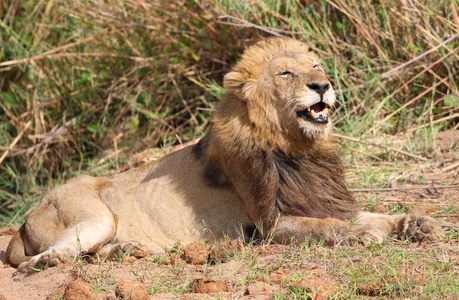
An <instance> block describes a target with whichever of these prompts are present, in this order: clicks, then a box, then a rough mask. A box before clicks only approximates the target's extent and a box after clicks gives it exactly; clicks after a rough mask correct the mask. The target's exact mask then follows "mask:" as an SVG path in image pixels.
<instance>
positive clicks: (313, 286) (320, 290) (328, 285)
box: [291, 276, 336, 299]
mask: <svg viewBox="0 0 459 300" xmlns="http://www.w3.org/2000/svg"><path fill="white" fill-rule="evenodd" d="M291 286H292V287H296V288H299V289H303V290H306V291H307V292H308V293H311V294H314V295H315V296H314V297H313V299H327V298H328V297H330V296H331V295H332V294H333V293H335V292H336V284H335V283H334V282H329V281H325V280H323V279H320V278H318V277H316V276H312V277H309V278H305V279H301V280H300V281H296V282H293V283H292V285H291Z"/></svg>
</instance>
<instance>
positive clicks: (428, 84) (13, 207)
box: [0, 0, 459, 225]
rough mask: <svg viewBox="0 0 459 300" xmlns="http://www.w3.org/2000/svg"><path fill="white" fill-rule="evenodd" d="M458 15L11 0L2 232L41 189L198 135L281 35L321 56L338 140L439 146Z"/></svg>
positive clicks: (4, 59)
mask: <svg viewBox="0 0 459 300" xmlns="http://www.w3.org/2000/svg"><path fill="white" fill-rule="evenodd" d="M458 11H459V8H458V4H457V2H454V1H452V2H451V1H446V0H441V1H435V2H429V4H426V3H424V2H421V1H415V0H404V1H389V0H384V1H380V2H378V3H376V2H373V1H342V0H330V1H322V2H320V3H319V2H317V1H280V0H273V1H249V2H240V1H230V0H218V1H217V0H212V1H199V0H189V1H175V0H174V1H169V2H163V1H144V0H136V1H131V0H127V1H97V0H96V1H68V0H57V1H52V0H45V1H39V2H36V1H28V0H23V1H11V0H7V1H2V2H1V3H0V19H1V21H0V26H1V28H2V30H1V32H2V33H1V35H0V43H1V47H0V57H1V60H0V90H1V92H0V145H1V146H0V152H1V153H2V154H3V155H2V156H1V158H0V186H1V189H0V203H1V206H2V214H1V215H2V217H1V219H0V224H3V225H6V224H11V223H18V222H21V221H23V220H24V218H25V217H26V216H27V214H28V212H29V211H30V207H33V205H34V204H35V203H36V201H37V199H38V197H39V195H41V194H42V193H43V192H44V191H46V190H48V189H49V188H50V187H52V186H54V185H55V184H56V183H59V182H62V181H64V180H67V179H68V178H70V177H72V176H74V175H75V174H78V173H81V172H85V171H86V170H88V168H90V169H98V170H101V168H100V166H99V165H98V162H100V161H101V159H105V161H108V162H109V163H110V165H109V166H110V167H112V168H117V167H118V166H119V165H120V164H123V163H125V162H126V161H128V160H127V158H128V157H131V156H133V155H134V154H135V153H138V152H139V151H140V150H144V149H145V148H151V147H156V146H164V145H171V144H176V143H185V142H188V141H191V140H193V139H195V138H197V137H200V136H201V135H202V134H203V133H204V132H205V131H206V129H207V128H208V125H209V121H208V117H209V115H210V113H209V110H212V108H213V107H214V106H215V104H216V103H217V102H218V100H219V99H220V98H221V95H222V93H223V90H222V87H221V79H222V76H223V74H224V73H225V72H227V71H228V70H229V68H230V67H231V65H232V64H233V62H234V61H235V60H236V59H237V57H238V54H239V53H241V51H242V50H243V49H244V48H245V47H246V46H247V45H248V44H250V43H252V42H254V41H255V40H258V39H260V38H263V37H268V36H273V35H276V36H284V37H287V38H296V39H300V40H304V41H306V42H307V43H308V44H310V46H311V47H312V48H313V49H314V50H315V51H317V52H318V53H319V54H320V55H321V56H322V57H323V58H324V61H325V65H326V67H327V71H328V73H329V74H330V76H331V79H332V80H333V82H334V86H335V88H336V90H337V91H338V98H339V100H340V104H339V105H338V106H337V109H336V113H335V116H334V119H335V120H336V122H335V123H336V126H337V132H338V133H339V134H341V135H342V136H345V137H348V138H351V139H355V138H358V139H359V141H361V142H365V141H366V142H370V143H373V144H374V143H377V144H379V145H382V146H383V147H386V148H387V147H392V145H390V144H387V142H386V141H387V140H388V139H387V138H386V137H387V136H389V135H393V134H397V133H398V134H400V133H403V134H407V136H408V137H409V139H410V140H424V141H426V144H429V143H432V141H433V135H434V133H436V132H438V131H442V130H445V129H448V128H450V129H457V128H458V126H459V124H458V122H457V121H458V119H459V100H458V99H459V96H458V95H459V94H458V81H457V78H458V74H457V72H458V68H459V65H458V64H457V61H458V58H459V53H458V49H459V36H458V33H457V32H458V30H459V19H458ZM339 141H340V142H341V143H343V145H344V143H345V144H346V146H350V147H351V148H353V149H356V150H357V151H363V152H367V150H366V149H362V148H361V147H360V143H358V144H357V145H356V144H355V143H354V142H350V141H345V140H340V139H339ZM349 143H353V144H349ZM357 148H359V149H357ZM392 148H394V147H392ZM394 149H397V150H400V151H404V153H408V154H411V156H406V155H405V154H403V153H401V154H400V153H398V154H396V155H395V157H398V158H400V157H402V158H403V159H414V161H422V160H423V159H422V158H424V159H430V158H431V155H432V153H431V152H429V150H428V149H429V147H418V145H417V144H414V145H413V144H411V145H407V144H399V145H397V147H396V148H394ZM376 156H377V155H376ZM376 156H374V157H373V158H372V159H371V157H368V158H369V159H370V160H372V161H373V160H374V161H378V158H376ZM391 157H394V156H393V155H391ZM419 158H421V159H419ZM383 159H386V158H384V157H383ZM379 160H381V157H379ZM453 169H454V168H453ZM98 172H99V173H102V174H105V173H107V172H108V171H107V170H101V171H98Z"/></svg>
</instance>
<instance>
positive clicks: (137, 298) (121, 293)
mask: <svg viewBox="0 0 459 300" xmlns="http://www.w3.org/2000/svg"><path fill="white" fill-rule="evenodd" d="M115 295H116V298H117V299H126V300H127V299H129V300H148V299H150V296H148V292H147V289H146V288H145V286H144V285H143V284H142V283H140V282H134V281H127V280H121V281H120V282H119V283H118V285H117V286H116V289H115Z"/></svg>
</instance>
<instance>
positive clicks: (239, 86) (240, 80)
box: [223, 71, 246, 100]
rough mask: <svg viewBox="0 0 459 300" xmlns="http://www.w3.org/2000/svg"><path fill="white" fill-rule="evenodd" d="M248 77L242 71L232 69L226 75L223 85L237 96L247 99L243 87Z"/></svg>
mask: <svg viewBox="0 0 459 300" xmlns="http://www.w3.org/2000/svg"><path fill="white" fill-rule="evenodd" d="M245 81H246V78H245V76H244V75H243V74H241V73H240V72H236V71H232V72H229V73H228V74H226V75H225V77H224V79H223V86H224V87H225V89H226V90H227V91H228V92H230V93H231V94H233V95H235V96H237V97H238V98H240V99H241V100H245V97H244V93H243V91H242V90H243V88H244V84H245Z"/></svg>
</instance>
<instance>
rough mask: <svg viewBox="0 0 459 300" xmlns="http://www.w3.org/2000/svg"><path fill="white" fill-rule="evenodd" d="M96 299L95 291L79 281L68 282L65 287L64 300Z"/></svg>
mask: <svg viewBox="0 0 459 300" xmlns="http://www.w3.org/2000/svg"><path fill="white" fill-rule="evenodd" d="M80 299H86V300H97V299H99V298H98V297H97V296H96V293H94V291H93V290H92V289H91V288H90V287H89V286H87V285H85V284H83V283H81V282H79V281H73V282H70V283H69V284H68V285H67V287H66V288H65V292H64V300H80Z"/></svg>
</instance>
